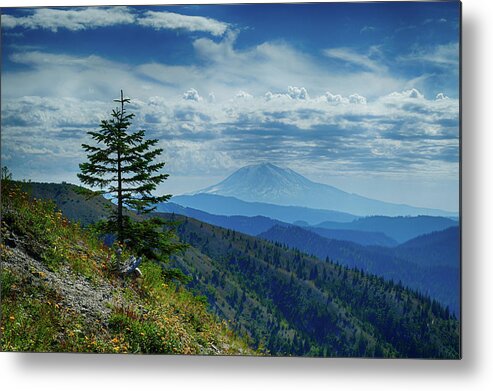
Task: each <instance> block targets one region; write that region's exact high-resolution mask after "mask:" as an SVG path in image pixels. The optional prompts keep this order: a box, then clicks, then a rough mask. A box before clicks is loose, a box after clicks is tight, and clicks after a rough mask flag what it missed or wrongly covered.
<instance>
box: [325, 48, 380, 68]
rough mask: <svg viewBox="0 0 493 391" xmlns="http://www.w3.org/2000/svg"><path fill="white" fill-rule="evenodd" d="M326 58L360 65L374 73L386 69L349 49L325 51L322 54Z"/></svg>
mask: <svg viewBox="0 0 493 391" xmlns="http://www.w3.org/2000/svg"><path fill="white" fill-rule="evenodd" d="M322 53H323V54H324V55H325V56H326V57H329V58H335V59H337V60H341V61H344V62H347V63H350V64H354V65H358V66H360V67H363V68H366V69H368V70H370V71H372V72H383V71H384V70H385V69H386V68H385V67H384V66H383V65H382V64H380V63H378V62H377V61H375V60H372V59H371V58H370V57H369V56H367V55H363V54H359V53H357V52H355V51H354V50H352V49H349V48H333V49H325V50H323V52H322Z"/></svg>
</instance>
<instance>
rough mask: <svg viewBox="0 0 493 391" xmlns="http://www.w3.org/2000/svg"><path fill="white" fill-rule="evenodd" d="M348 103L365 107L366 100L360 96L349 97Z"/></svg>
mask: <svg viewBox="0 0 493 391" xmlns="http://www.w3.org/2000/svg"><path fill="white" fill-rule="evenodd" d="M349 103H356V104H359V105H366V98H365V97H364V96H361V95H360V94H352V95H349Z"/></svg>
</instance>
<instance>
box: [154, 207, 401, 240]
mask: <svg viewBox="0 0 493 391" xmlns="http://www.w3.org/2000/svg"><path fill="white" fill-rule="evenodd" d="M159 211H160V212H162V213H176V214H179V215H182V216H188V217H193V218H195V219H197V220H200V221H203V222H205V223H208V224H213V225H216V226H219V227H223V228H229V229H233V230H235V231H238V232H242V233H245V234H247V235H253V236H256V235H258V234H260V233H262V232H265V231H267V230H269V229H270V228H272V227H274V226H276V225H281V226H288V225H289V223H286V222H283V221H280V220H276V219H271V218H269V217H265V216H237V215H235V216H224V215H216V214H211V213H207V212H204V211H201V210H198V209H194V208H188V207H184V206H181V205H178V204H175V203H174V202H166V203H164V204H161V205H160V206H159ZM296 223H299V221H296V222H294V223H293V224H295V225H296ZM304 228H305V229H308V230H311V231H314V232H316V233H318V234H319V235H321V236H324V237H327V238H330V239H339V240H349V241H352V242H355V243H358V244H362V245H376V246H395V245H397V244H398V243H397V242H396V241H395V240H393V239H391V238H389V237H388V236H386V235H385V234H383V233H381V232H369V231H356V230H347V229H326V228H320V227H312V226H304Z"/></svg>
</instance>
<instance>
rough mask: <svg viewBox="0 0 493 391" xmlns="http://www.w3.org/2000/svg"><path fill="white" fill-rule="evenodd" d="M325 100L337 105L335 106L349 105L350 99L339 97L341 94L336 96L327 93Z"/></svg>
mask: <svg viewBox="0 0 493 391" xmlns="http://www.w3.org/2000/svg"><path fill="white" fill-rule="evenodd" d="M324 98H325V99H326V100H327V102H329V103H335V104H339V103H349V99H348V98H345V97H343V96H342V95H339V94H336V95H334V94H332V93H331V92H330V91H327V92H326V93H325V95H324Z"/></svg>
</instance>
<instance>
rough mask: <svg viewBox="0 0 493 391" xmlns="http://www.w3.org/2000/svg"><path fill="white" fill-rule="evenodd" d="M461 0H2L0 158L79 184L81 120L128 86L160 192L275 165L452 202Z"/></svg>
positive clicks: (413, 200) (389, 196)
mask: <svg viewBox="0 0 493 391" xmlns="http://www.w3.org/2000/svg"><path fill="white" fill-rule="evenodd" d="M459 13H460V11H459V3H458V2H435V3H426V2H417V3H408V2H405V3H389V2H378V3H325V4H255V5H238V4H236V5H202V6H193V5H184V6H149V7H144V6H138V7H130V6H127V7H71V8H3V9H2V18H1V34H2V37H1V39H2V64H1V65H2V74H1V82H2V84H1V99H2V102H1V115H2V118H1V126H2V129H1V130H2V134H1V141H2V145H1V159H2V165H6V166H7V167H8V168H9V169H10V171H11V172H12V173H13V175H14V178H17V179H31V180H33V181H50V182H61V181H67V182H70V183H78V180H77V176H76V175H77V172H78V166H79V164H80V163H81V162H83V161H84V160H85V156H84V152H83V150H82V148H81V144H82V143H88V142H89V143H90V142H91V140H90V138H89V137H88V136H87V134H86V132H87V131H90V130H95V129H97V128H98V126H99V123H100V121H101V120H103V119H106V118H108V117H109V115H110V113H111V110H112V109H113V108H115V105H116V104H115V103H114V102H113V99H115V98H117V97H118V96H119V92H120V89H123V90H124V93H125V96H126V97H128V98H130V99H131V102H130V104H129V105H128V106H127V109H128V110H129V111H131V112H133V113H135V118H134V121H133V129H135V130H137V129H145V130H146V132H147V133H146V134H147V136H148V137H150V138H157V139H159V146H160V147H162V148H163V150H164V152H163V154H162V156H161V160H162V161H165V162H166V166H165V171H166V172H167V173H169V174H170V177H169V179H168V180H167V181H165V183H163V185H161V186H160V188H159V189H158V190H159V192H163V193H171V194H180V193H185V192H191V191H195V190H198V189H200V188H204V187H207V186H209V185H212V184H215V183H217V182H218V181H220V180H222V179H224V178H225V177H226V176H228V175H229V174H231V173H232V172H234V171H235V170H236V169H238V168H241V167H243V166H245V165H248V164H256V163H262V162H270V163H273V164H276V165H279V166H282V167H289V168H291V169H293V170H295V171H297V172H299V173H300V174H303V175H305V176H306V177H308V178H309V179H311V180H314V181H317V182H322V183H327V184H330V185H333V186H336V187H339V188H341V189H342V190H346V191H349V192H354V193H358V194H361V195H365V196H368V197H372V198H376V199H380V200H384V201H390V202H399V203H406V204H410V205H414V206H421V207H431V208H439V209H445V210H449V211H453V212H456V211H458V208H459V34H460V27H459V24H460V21H459V17H460V16H459Z"/></svg>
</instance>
